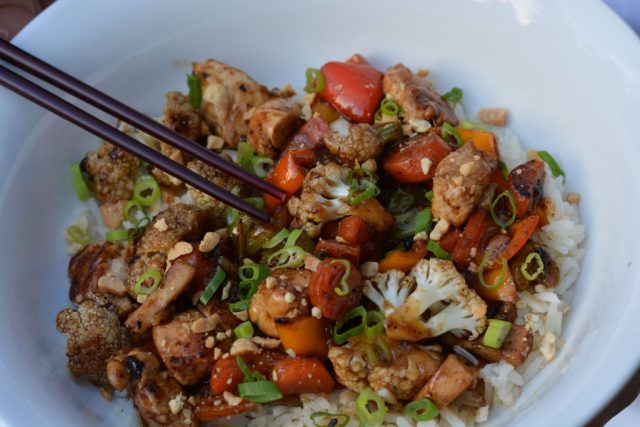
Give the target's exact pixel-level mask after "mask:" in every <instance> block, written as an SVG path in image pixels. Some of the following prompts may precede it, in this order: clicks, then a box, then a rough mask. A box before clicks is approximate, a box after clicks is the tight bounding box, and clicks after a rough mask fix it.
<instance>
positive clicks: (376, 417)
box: [356, 389, 387, 427]
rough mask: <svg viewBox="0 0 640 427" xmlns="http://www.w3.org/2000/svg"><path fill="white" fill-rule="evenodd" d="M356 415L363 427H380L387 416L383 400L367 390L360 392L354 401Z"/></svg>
mask: <svg viewBox="0 0 640 427" xmlns="http://www.w3.org/2000/svg"><path fill="white" fill-rule="evenodd" d="M356 414H357V415H358V420H359V421H360V425H361V426H363V427H378V426H380V425H382V422H383V421H384V416H385V415H386V414H387V406H386V405H385V404H384V400H382V398H381V397H380V396H379V395H378V394H377V393H375V392H373V391H372V390H369V389H365V390H362V391H361V392H360V395H359V396H358V399H357V400H356Z"/></svg>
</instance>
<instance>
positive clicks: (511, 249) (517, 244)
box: [502, 215, 540, 261]
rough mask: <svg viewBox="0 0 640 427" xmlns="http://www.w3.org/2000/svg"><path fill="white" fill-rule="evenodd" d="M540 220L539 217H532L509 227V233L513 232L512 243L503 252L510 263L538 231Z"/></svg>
mask: <svg viewBox="0 0 640 427" xmlns="http://www.w3.org/2000/svg"><path fill="white" fill-rule="evenodd" d="M539 220H540V217H539V216H537V215H531V216H528V217H526V218H525V219H523V220H521V221H518V222H515V223H513V225H512V226H511V227H509V231H511V241H510V242H509V244H508V245H507V247H506V248H504V250H503V251H502V256H503V257H504V259H506V260H507V261H509V260H510V259H511V258H513V257H514V256H515V254H517V253H518V251H520V249H522V247H523V246H524V244H525V243H527V241H528V240H529V238H531V235H532V234H533V232H534V231H536V228H537V227H538V221H539Z"/></svg>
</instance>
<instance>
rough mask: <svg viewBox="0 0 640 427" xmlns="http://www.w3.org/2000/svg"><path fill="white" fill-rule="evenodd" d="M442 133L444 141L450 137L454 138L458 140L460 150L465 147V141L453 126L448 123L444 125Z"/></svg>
mask: <svg viewBox="0 0 640 427" xmlns="http://www.w3.org/2000/svg"><path fill="white" fill-rule="evenodd" d="M440 133H441V135H442V138H444V139H447V138H448V137H449V136H452V137H453V138H454V139H455V140H456V145H457V146H458V148H460V147H462V146H463V145H464V140H463V139H462V137H461V136H460V134H459V133H458V131H457V130H456V128H454V127H453V126H451V125H450V124H449V123H446V122H445V123H443V125H442V131H441V132H440Z"/></svg>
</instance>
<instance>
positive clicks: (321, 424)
mask: <svg viewBox="0 0 640 427" xmlns="http://www.w3.org/2000/svg"><path fill="white" fill-rule="evenodd" d="M309 418H310V419H311V422H312V423H313V425H314V426H315V427H327V426H332V427H346V426H347V425H348V424H349V421H351V417H350V416H349V415H346V414H331V413H329V412H324V411H319V412H314V413H313V414H311V416H310V417H309ZM319 418H320V419H322V421H316V420H317V419H319ZM327 419H328V421H325V420H327ZM340 419H342V421H340ZM334 420H335V421H334Z"/></svg>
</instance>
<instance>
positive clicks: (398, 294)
mask: <svg viewBox="0 0 640 427" xmlns="http://www.w3.org/2000/svg"><path fill="white" fill-rule="evenodd" d="M401 274H402V273H399V272H397V271H393V270H392V271H388V272H385V273H379V274H377V275H376V276H374V277H373V279H372V280H370V281H368V282H366V283H365V288H364V294H365V295H366V296H367V297H368V298H369V299H370V300H371V301H373V302H374V303H375V304H376V305H377V306H378V307H380V309H381V310H382V311H383V312H384V314H385V322H384V323H385V329H386V331H387V336H388V337H389V338H391V339H395V340H406V341H421V340H424V339H428V338H433V337H437V336H439V335H442V334H444V333H445V332H448V331H451V332H453V333H459V332H461V331H466V332H468V333H469V334H470V335H469V338H470V339H474V338H477V337H478V335H480V334H481V333H482V332H483V331H484V329H485V327H486V313H487V305H486V304H485V303H484V301H483V300H482V298H480V297H479V296H478V295H477V294H476V293H475V292H474V291H473V290H472V289H469V288H468V287H467V285H466V283H465V281H464V279H463V277H462V276H461V275H460V273H458V271H457V270H456V268H455V266H454V265H453V263H452V262H451V261H445V260H441V259H437V258H431V259H429V260H426V259H423V260H421V261H420V262H418V264H416V265H415V266H414V267H413V269H412V270H411V272H410V273H409V276H408V277H401Z"/></svg>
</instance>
